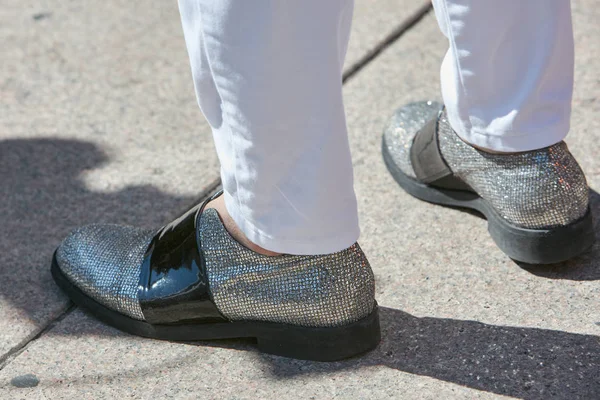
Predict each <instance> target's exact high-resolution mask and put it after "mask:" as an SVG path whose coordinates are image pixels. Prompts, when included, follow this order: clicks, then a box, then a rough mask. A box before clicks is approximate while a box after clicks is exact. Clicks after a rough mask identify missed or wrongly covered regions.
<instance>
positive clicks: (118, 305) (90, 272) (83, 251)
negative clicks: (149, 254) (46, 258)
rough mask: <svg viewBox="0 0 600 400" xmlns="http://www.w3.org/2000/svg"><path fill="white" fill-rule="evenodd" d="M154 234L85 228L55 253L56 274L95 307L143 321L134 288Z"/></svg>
mask: <svg viewBox="0 0 600 400" xmlns="http://www.w3.org/2000/svg"><path fill="white" fill-rule="evenodd" d="M154 233H155V232H154V231H149V230H143V229H137V228H132V227H127V226H118V225H89V226H84V227H82V228H79V229H76V230H75V231H73V232H72V233H71V234H69V236H67V238H66V239H65V240H64V241H63V242H62V244H61V245H60V246H59V248H58V250H57V252H56V259H57V263H58V266H59V268H60V270H61V271H62V272H63V273H64V274H65V275H66V276H67V278H68V279H69V280H70V281H71V282H73V283H74V284H75V285H76V286H77V287H78V288H79V289H81V290H82V291H83V292H84V293H85V294H87V295H88V296H90V297H91V298H93V299H94V300H96V301H97V302H98V303H100V304H102V305H104V306H106V307H108V308H110V309H113V310H116V311H118V312H120V313H122V314H125V315H127V316H129V317H131V318H135V319H138V320H143V319H144V315H143V314H142V310H141V308H140V303H139V300H138V284H139V278H140V269H141V264H142V260H143V258H144V253H145V252H146V249H147V248H148V244H149V243H150V240H152V237H153V236H154Z"/></svg>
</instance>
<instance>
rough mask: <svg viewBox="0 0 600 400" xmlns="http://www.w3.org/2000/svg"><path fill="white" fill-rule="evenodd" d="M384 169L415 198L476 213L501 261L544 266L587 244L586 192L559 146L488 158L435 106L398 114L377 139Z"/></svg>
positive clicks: (410, 108) (576, 169)
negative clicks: (481, 217) (483, 220)
mask: <svg viewBox="0 0 600 400" xmlns="http://www.w3.org/2000/svg"><path fill="white" fill-rule="evenodd" d="M382 152H383V159H384V161H385V164H386V166H387V168H388V170H389V171H390V173H391V174H392V176H393V177H394V179H395V180H396V181H397V182H398V183H399V184H400V186H401V187H402V188H403V189H404V190H405V191H407V192H408V193H409V194H411V195H413V196H414V197H417V198H419V199H421V200H425V201H428V202H431V203H435V204H441V205H445V206H453V207H463V208H469V209H473V210H476V211H478V212H480V213H481V214H483V215H484V216H485V217H486V218H487V220H488V230H489V232H490V235H491V236H492V238H493V239H494V241H495V242H496V244H497V245H498V247H499V248H500V249H501V250H502V251H503V252H504V253H506V254H507V255H508V256H509V257H511V258H513V259H515V260H517V261H521V262H525V263H531V264H549V263H556V262H561V261H564V260H567V259H569V258H571V257H573V256H576V255H578V254H580V253H582V252H584V251H586V250H587V249H589V248H590V247H591V246H592V244H593V243H594V240H595V238H594V230H593V223H592V216H591V212H590V209H589V189H588V186H587V183H586V180H585V176H584V174H583V172H582V171H581V169H580V167H579V165H578V164H577V162H576V161H575V159H574V158H573V156H572V155H571V153H570V152H569V151H568V149H567V147H566V144H565V143H564V142H560V143H558V144H556V145H553V146H550V147H547V148H544V149H540V150H534V151H530V152H524V153H515V154H508V155H506V154H505V155H501V154H490V153H485V152H482V151H480V150H477V149H475V148H473V147H472V146H469V145H468V144H466V143H465V142H463V141H462V140H461V139H460V138H459V137H458V136H457V135H456V133H455V132H454V131H453V130H452V128H451V127H450V124H449V122H448V120H447V117H446V114H445V110H444V108H443V106H442V105H441V104H439V103H435V102H420V103H413V104H409V105H407V106H405V107H402V108H400V109H399V110H398V111H397V112H396V113H395V115H394V117H393V118H392V121H391V123H390V125H389V127H388V128H387V129H386V131H385V133H384V135H383V142H382Z"/></svg>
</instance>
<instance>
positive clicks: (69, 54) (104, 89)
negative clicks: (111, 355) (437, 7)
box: [0, 0, 423, 360]
mask: <svg viewBox="0 0 600 400" xmlns="http://www.w3.org/2000/svg"><path fill="white" fill-rule="evenodd" d="M392 4H393V1H392V0H386V1H385V2H383V1H382V2H380V3H378V4H377V7H374V6H373V4H372V2H371V1H367V0H361V1H358V2H357V11H358V12H357V14H356V20H355V22H354V25H353V28H354V33H353V35H352V37H353V39H352V44H351V45H350V48H349V53H348V59H349V63H352V62H355V61H356V60H358V59H360V57H361V56H362V55H363V53H364V52H366V51H368V49H369V48H370V47H372V46H374V45H375V44H376V43H377V41H378V40H380V39H381V38H382V37H385V36H386V35H387V34H388V32H389V31H390V30H392V29H393V28H394V27H395V25H396V24H398V23H400V22H401V20H402V18H403V17H405V16H409V15H410V14H411V13H412V12H413V10H416V9H417V8H418V7H419V6H421V5H422V4H423V1H420V2H409V1H408V0H401V1H398V2H397V4H393V6H392ZM0 38H2V41H3V43H6V44H8V45H5V46H4V48H3V54H2V63H0V77H1V78H0V94H1V98H2V107H1V108H0V171H1V174H2V185H0V194H1V195H2V199H3V201H2V203H1V204H0V224H1V225H2V226H3V230H2V233H0V293H1V295H0V310H2V314H1V315H0V319H1V321H2V327H3V329H2V330H0V360H1V359H2V357H3V355H4V354H6V353H7V352H8V351H10V349H13V348H18V347H19V346H20V344H22V343H24V342H26V341H28V340H29V339H30V338H31V337H33V336H34V335H36V334H37V333H38V332H39V330H40V329H42V328H43V327H44V326H46V325H47V323H48V322H49V321H51V320H53V319H54V318H55V317H56V316H57V315H60V314H61V313H62V312H63V311H64V310H65V308H66V307H67V306H68V303H67V299H66V298H65V297H64V296H63V295H62V294H61V293H60V292H59V291H58V289H57V288H56V287H55V285H54V283H53V282H52V281H51V278H50V274H49V269H48V264H49V259H50V257H51V254H52V252H53V250H54V248H55V247H56V245H57V244H58V243H59V242H60V240H61V238H62V237H64V235H65V234H66V233H67V232H68V231H69V230H71V229H72V228H73V227H75V226H78V225H82V224H86V223H90V222H116V223H132V224H137V225H142V226H156V225H158V224H161V223H162V222H164V221H165V220H166V219H168V218H170V217H172V216H173V215H175V214H177V213H178V212H180V211H181V210H182V209H184V208H185V207H187V206H188V205H189V204H191V203H192V202H193V201H194V199H196V197H197V196H198V195H199V193H201V192H202V191H203V190H204V189H205V188H206V187H207V186H208V187H209V186H211V185H213V184H214V182H215V180H216V179H217V178H218V162H217V159H216V155H215V153H214V151H213V144H212V140H211V138H210V129H209V127H208V125H207V124H206V123H205V122H204V119H203V118H202V116H201V114H200V112H199V110H198V107H197V105H196V100H195V97H194V93H193V87H192V81H191V77H190V72H189V65H188V60H187V54H186V51H185V46H184V42H183V37H182V32H181V27H180V23H179V14H178V11H177V5H176V3H174V2H153V3H152V4H151V5H150V3H146V2H140V1H134V2H132V1H123V0H111V1H109V2H94V3H93V4H85V5H84V4H83V3H77V2H64V1H57V0H52V1H40V0H28V1H25V2H24V1H14V0H11V1H8V2H5V3H4V4H3V5H2V7H1V9H0ZM15 271H18V273H15Z"/></svg>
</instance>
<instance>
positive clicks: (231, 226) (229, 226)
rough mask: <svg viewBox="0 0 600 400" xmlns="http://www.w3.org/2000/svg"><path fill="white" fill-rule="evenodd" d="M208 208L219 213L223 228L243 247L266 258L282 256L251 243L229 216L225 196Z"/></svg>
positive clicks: (209, 204) (213, 201)
mask: <svg viewBox="0 0 600 400" xmlns="http://www.w3.org/2000/svg"><path fill="white" fill-rule="evenodd" d="M206 208H214V209H215V210H216V211H217V213H218V214H219V218H221V222H223V226H225V229H226V230H227V232H228V233H229V234H230V235H231V237H232V238H234V239H235V240H236V241H237V242H238V243H239V244H241V245H242V246H244V247H246V248H248V249H249V250H252V251H254V252H256V253H258V254H262V255H265V256H270V257H274V256H280V255H281V253H276V252H274V251H271V250H267V249H265V248H263V247H260V246H259V245H257V244H255V243H253V242H251V241H250V239H248V237H246V235H245V234H244V232H242V230H241V229H240V228H239V227H238V226H237V224H236V223H235V221H234V220H233V218H232V217H231V215H230V214H229V211H227V207H225V199H224V196H219V197H217V198H216V199H214V200H212V201H210V202H209V203H208V204H207V205H206Z"/></svg>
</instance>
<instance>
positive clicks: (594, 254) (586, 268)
mask: <svg viewBox="0 0 600 400" xmlns="http://www.w3.org/2000/svg"><path fill="white" fill-rule="evenodd" d="M443 207H448V208H452V209H454V210H458V211H461V212H464V213H466V214H469V215H472V216H475V217H478V218H481V219H485V216H484V215H483V214H481V213H480V212H478V211H475V210H471V209H468V208H461V207H452V206H443ZM590 209H591V210H592V214H593V216H600V194H598V192H596V191H595V190H593V189H590ZM594 232H595V234H596V242H595V243H594V245H593V246H592V248H590V249H589V250H588V251H586V252H585V253H583V254H581V255H579V256H577V257H574V258H572V259H570V260H567V261H564V262H560V263H555V264H527V263H524V262H521V261H517V260H512V261H513V262H514V263H515V264H516V265H518V266H519V267H521V268H522V269H523V270H525V271H527V272H529V273H531V274H533V275H536V276H539V277H543V278H548V279H566V280H573V281H597V280H600V218H599V217H595V218H594Z"/></svg>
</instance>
